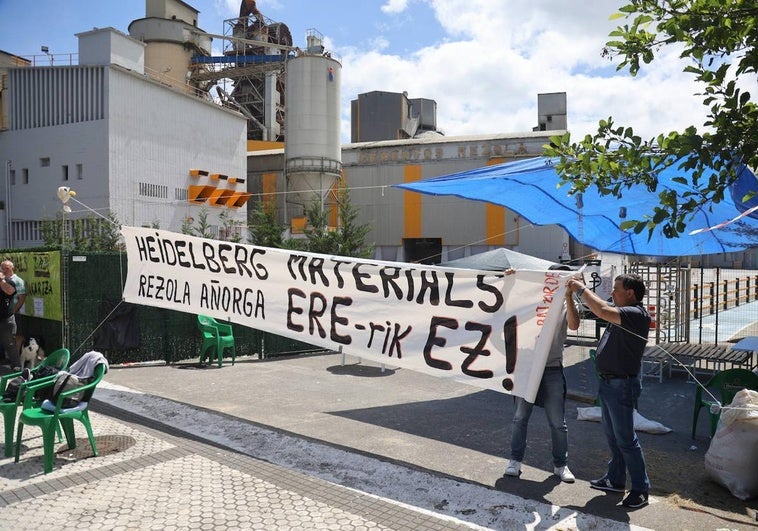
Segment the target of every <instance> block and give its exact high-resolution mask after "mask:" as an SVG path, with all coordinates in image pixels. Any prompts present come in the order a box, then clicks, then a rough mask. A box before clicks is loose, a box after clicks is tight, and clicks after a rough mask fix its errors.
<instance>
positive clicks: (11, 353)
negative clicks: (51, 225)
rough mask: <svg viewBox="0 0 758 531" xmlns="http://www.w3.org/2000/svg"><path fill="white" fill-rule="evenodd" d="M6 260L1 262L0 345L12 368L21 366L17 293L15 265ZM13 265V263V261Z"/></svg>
mask: <svg viewBox="0 0 758 531" xmlns="http://www.w3.org/2000/svg"><path fill="white" fill-rule="evenodd" d="M8 263H11V262H10V261H9V260H5V261H3V262H2V263H0V270H1V271H0V346H2V347H3V350H5V357H6V358H7V359H8V362H9V364H10V367H11V369H13V370H15V369H16V368H17V367H19V365H20V362H19V352H18V349H16V342H15V335H16V320H15V318H14V317H13V300H14V297H15V295H16V284H15V283H14V282H13V280H12V278H11V277H12V276H13V267H10V268H9V267H7V264H8ZM11 265H12V263H11Z"/></svg>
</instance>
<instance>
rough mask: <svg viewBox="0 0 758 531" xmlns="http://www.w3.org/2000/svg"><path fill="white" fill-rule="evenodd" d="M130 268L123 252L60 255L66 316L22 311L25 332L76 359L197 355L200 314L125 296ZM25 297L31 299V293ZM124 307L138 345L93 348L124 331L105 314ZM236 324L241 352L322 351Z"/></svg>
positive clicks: (145, 359) (176, 358) (166, 359)
mask: <svg viewBox="0 0 758 531" xmlns="http://www.w3.org/2000/svg"><path fill="white" fill-rule="evenodd" d="M37 251H39V250H37ZM13 252H14V253H18V252H19V251H18V250H14V251H13ZM126 269H127V259H126V255H125V254H119V253H89V252H88V253H79V252H75V251H74V252H64V253H63V254H62V256H61V279H62V280H61V283H62V286H61V287H60V293H61V294H62V298H63V306H64V309H63V312H64V320H63V321H62V322H60V321H55V320H50V319H41V318H38V317H30V316H23V317H22V319H25V323H24V329H25V332H26V333H27V334H29V335H37V336H41V337H43V338H44V340H45V347H46V350H47V351H48V352H52V351H53V350H54V349H56V348H59V347H61V346H64V345H65V346H66V347H68V349H69V350H70V351H71V354H72V359H76V358H78V357H79V356H81V355H82V354H84V353H85V352H88V351H90V350H98V351H100V352H102V353H103V354H105V355H106V357H107V358H108V360H109V361H110V362H111V363H113V364H126V363H139V362H150V361H162V362H165V363H175V362H178V361H182V360H191V359H193V358H195V359H198V358H199V355H200V344H201V338H200V332H199V330H198V328H197V316H196V315H194V314H189V313H184V312H176V311H173V310H166V309H163V308H154V307H150V306H142V305H129V304H128V303H125V302H122V300H121V297H122V288H123V285H124V282H125V279H126ZM19 274H20V275H21V273H19ZM22 278H23V276H22ZM27 303H28V304H29V303H30V301H29V297H27ZM114 309H115V311H114ZM125 309H126V313H129V312H131V313H130V315H129V316H128V318H127V319H126V320H129V319H131V321H132V322H131V324H132V325H133V327H134V328H133V330H136V331H137V336H136V339H137V345H136V346H135V347H134V348H126V349H123V348H116V349H105V348H97V349H95V341H96V339H97V338H98V337H99V334H100V337H101V340H102V334H111V335H112V334H116V335H118V334H119V333H122V334H123V333H126V332H125V331H124V329H117V330H105V328H107V327H112V323H111V322H109V321H108V320H107V319H106V318H108V317H109V316H111V317H113V316H114V315H115V314H116V313H117V312H118V313H124V310H125ZM232 327H233V333H234V338H235V343H236V346H237V357H238V358H239V357H240V356H258V357H259V358H269V357H274V356H285V355H292V354H299V353H305V352H317V351H323V349H321V348H320V347H315V346H313V345H309V344H307V343H302V342H299V341H295V340H292V339H289V338H285V337H282V336H278V335H275V334H271V333H267V332H264V331H261V330H256V329H253V328H248V327H246V326H242V325H238V324H234V323H232ZM122 339H123V338H122Z"/></svg>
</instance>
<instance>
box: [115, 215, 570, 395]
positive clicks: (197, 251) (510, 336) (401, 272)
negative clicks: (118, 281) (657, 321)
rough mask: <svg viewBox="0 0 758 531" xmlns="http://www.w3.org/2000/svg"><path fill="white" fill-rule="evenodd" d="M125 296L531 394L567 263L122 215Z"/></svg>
mask: <svg viewBox="0 0 758 531" xmlns="http://www.w3.org/2000/svg"><path fill="white" fill-rule="evenodd" d="M121 232H122V234H123V236H124V240H125V242H126V251H127V258H128V274H127V279H126V284H125V286H124V300H125V301H127V302H130V303H135V304H143V305H146V306H155V307H160V308H167V309H171V310H177V311H181V312H187V313H192V314H196V315H197V314H200V315H208V316H210V317H214V318H216V319H221V320H225V321H230V322H232V323H236V324H239V325H243V326H247V327H251V328H255V329H259V330H263V331H266V332H271V333H273V334H278V335H282V336H286V337H290V338H292V339H296V340H298V341H302V342H304V343H308V344H311V345H315V346H318V347H322V348H325V349H332V350H335V351H336V350H339V349H340V347H341V348H342V350H343V352H344V353H346V354H349V355H351V356H357V357H360V358H364V359H367V360H373V361H375V362H379V363H384V364H387V365H392V366H397V367H403V368H407V369H411V370H415V371H419V372H422V373H425V374H429V375H432V376H437V377H440V378H449V379H453V380H456V381H459V382H463V383H468V384H472V385H475V386H478V387H481V388H485V389H492V390H495V391H500V392H506V393H512V394H515V395H518V396H521V397H524V398H526V399H527V400H529V401H533V400H534V397H535V396H536V394H537V389H538V387H539V382H540V379H541V377H542V372H543V369H544V366H545V360H546V359H547V354H548V349H549V347H550V343H551V338H552V335H553V334H554V333H555V329H556V327H557V326H563V323H562V315H561V314H562V312H561V311H560V310H561V308H562V305H563V299H564V294H565V279H566V277H567V275H568V274H569V273H568V272H565V271H525V270H521V271H517V272H516V273H515V274H511V275H505V274H504V273H502V272H493V271H475V270H467V269H453V268H443V267H435V266H425V265H420V264H410V263H402V262H385V261H377V260H364V259H357V258H346V257H341V256H331V255H322V254H315V253H304V252H297V251H289V250H285V249H272V248H267V247H258V246H254V245H245V244H241V243H232V242H226V241H219V240H210V239H205V238H198V237H194V236H188V235H185V234H178V233H175V232H169V231H164V230H156V229H150V228H140V227H122V229H121Z"/></svg>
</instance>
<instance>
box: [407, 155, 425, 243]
mask: <svg viewBox="0 0 758 531" xmlns="http://www.w3.org/2000/svg"><path fill="white" fill-rule="evenodd" d="M420 179H421V166H419V165H411V166H406V167H405V168H404V172H403V182H404V183H412V182H415V181H418V180H420ZM403 209H404V214H405V224H404V226H403V237H404V238H421V194H419V193H417V192H403Z"/></svg>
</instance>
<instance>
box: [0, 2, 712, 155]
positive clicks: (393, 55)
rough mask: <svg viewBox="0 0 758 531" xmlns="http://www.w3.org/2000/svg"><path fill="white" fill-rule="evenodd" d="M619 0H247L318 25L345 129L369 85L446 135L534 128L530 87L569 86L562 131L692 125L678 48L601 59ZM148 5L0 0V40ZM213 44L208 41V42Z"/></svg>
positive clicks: (58, 41) (208, 25) (18, 51)
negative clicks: (422, 103)
mask: <svg viewBox="0 0 758 531" xmlns="http://www.w3.org/2000/svg"><path fill="white" fill-rule="evenodd" d="M185 1H186V3H188V4H190V5H192V6H193V7H195V8H196V9H198V10H199V11H200V15H199V21H198V26H199V27H200V28H201V29H203V30H205V31H206V32H208V33H216V34H225V33H226V34H228V33H229V32H228V31H224V30H225V28H226V27H227V25H226V24H225V23H224V20H227V19H230V18H234V17H236V16H238V14H239V5H240V0H185ZM625 3H626V2H624V1H622V0H583V1H581V2H571V1H568V2H567V1H565V0H466V1H464V0H324V1H322V2H314V1H313V0H258V2H257V5H258V9H259V10H260V11H261V12H262V13H263V15H264V16H265V17H267V18H269V19H272V20H274V21H277V22H282V23H284V24H286V25H287V26H288V27H289V29H290V32H291V34H292V37H293V41H294V42H293V44H294V45H295V46H299V47H301V48H303V47H304V46H305V35H306V31H307V30H309V29H315V30H317V31H318V32H319V33H321V34H322V35H323V36H324V38H325V45H326V49H327V50H328V51H330V53H332V56H333V57H335V58H338V59H340V60H341V64H342V137H343V141H345V142H348V141H349V136H350V101H351V100H353V99H356V98H357V96H358V95H359V94H362V93H365V92H370V91H375V90H377V91H387V92H407V93H408V96H409V97H410V98H426V99H432V100H434V101H436V102H437V128H438V129H439V130H440V131H442V132H443V133H444V134H445V135H447V136H460V135H478V134H481V135H487V134H501V133H521V132H526V131H531V130H532V128H533V127H535V126H536V125H537V94H540V93H551V92H566V93H567V105H568V129H569V131H570V132H571V134H572V138H573V139H575V140H578V139H580V138H582V137H584V135H586V134H592V133H594V132H596V130H597V124H598V121H599V120H601V119H606V118H608V117H610V116H612V117H613V119H614V122H615V123H616V124H617V125H624V126H631V127H633V128H634V130H635V132H636V133H637V134H640V135H641V136H642V137H643V138H645V139H649V138H652V137H654V136H656V135H657V134H659V133H667V132H669V131H672V130H681V129H683V128H685V127H687V126H689V125H696V126H697V127H698V128H702V124H703V122H704V120H705V114H706V109H705V107H704V106H703V105H702V101H701V99H700V98H699V97H698V96H697V95H696V93H697V92H699V91H700V87H699V86H697V85H696V84H694V83H693V81H692V76H691V75H687V74H684V73H682V68H683V67H684V66H685V65H684V64H683V63H682V61H681V59H679V58H678V53H677V51H676V50H668V49H663V50H661V51H660V52H659V55H658V56H657V58H656V60H655V61H654V62H653V63H652V64H650V65H644V67H643V69H642V71H641V72H640V73H639V74H638V75H637V76H636V77H634V78H633V77H631V76H630V75H629V73H628V71H626V70H623V71H616V65H617V64H618V62H619V60H618V59H615V60H614V61H611V60H609V59H608V58H603V57H601V51H602V48H603V46H604V44H605V43H606V42H607V41H608V40H609V38H608V34H609V33H610V31H612V30H613V29H614V28H615V27H616V26H618V25H619V24H623V23H624V20H623V19H619V20H613V21H611V20H610V16H611V15H612V14H613V13H614V12H616V11H617V9H618V7H620V6H621V5H623V4H625ZM144 16H145V1H144V0H118V1H116V0H99V1H95V0H34V1H30V0H0V50H3V51H6V52H10V53H13V54H15V55H20V56H24V57H28V56H32V55H35V56H36V57H35V59H36V61H41V63H40V64H46V63H45V61H49V59H48V57H47V56H45V55H44V54H42V52H41V51H40V50H41V47H42V46H47V47H48V50H49V53H51V54H53V56H54V61H55V64H60V62H61V61H68V56H67V55H66V54H75V53H76V52H77V46H78V44H77V38H76V37H75V34H76V33H81V32H84V31H89V30H91V29H92V28H94V27H98V28H103V27H108V26H111V27H113V28H115V29H117V30H119V31H122V32H124V33H128V26H129V24H130V22H131V21H132V20H135V19H138V18H143V17H144ZM222 50H223V43H222V42H221V40H219V39H214V41H213V53H214V55H216V54H219V55H220V54H221V52H222Z"/></svg>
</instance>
